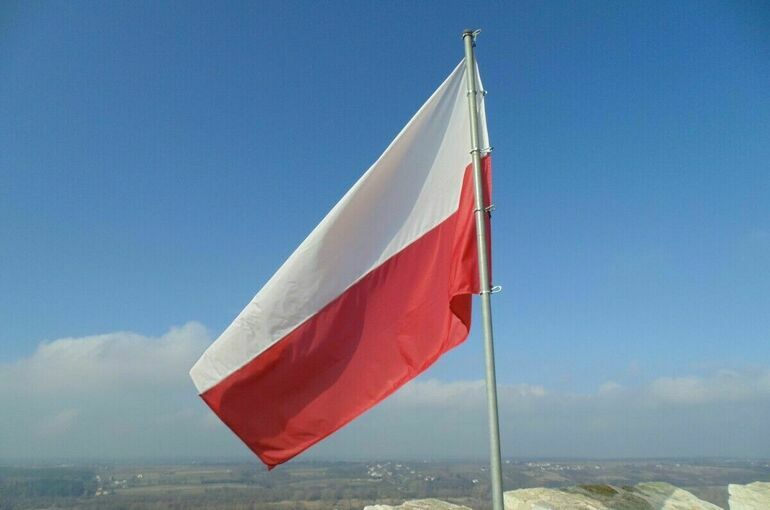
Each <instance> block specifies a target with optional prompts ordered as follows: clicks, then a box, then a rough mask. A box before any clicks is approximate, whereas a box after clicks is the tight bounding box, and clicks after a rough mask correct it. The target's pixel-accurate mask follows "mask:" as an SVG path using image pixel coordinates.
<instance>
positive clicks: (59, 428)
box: [37, 409, 80, 437]
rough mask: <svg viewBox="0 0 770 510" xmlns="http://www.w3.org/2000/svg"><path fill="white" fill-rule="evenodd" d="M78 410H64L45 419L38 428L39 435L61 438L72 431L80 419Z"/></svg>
mask: <svg viewBox="0 0 770 510" xmlns="http://www.w3.org/2000/svg"><path fill="white" fill-rule="evenodd" d="M78 414H80V413H79V412H78V410H77V409H64V410H63V411H60V412H58V413H56V414H54V415H53V416H50V417H46V418H45V419H43V420H42V421H41V422H40V423H39V425H38V427H37V433H38V435H40V436H43V437H47V436H61V435H62V434H64V433H66V432H67V431H69V430H71V429H72V427H73V426H74V425H75V423H76V421H77V418H78Z"/></svg>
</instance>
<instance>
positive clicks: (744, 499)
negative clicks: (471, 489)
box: [364, 482, 770, 510]
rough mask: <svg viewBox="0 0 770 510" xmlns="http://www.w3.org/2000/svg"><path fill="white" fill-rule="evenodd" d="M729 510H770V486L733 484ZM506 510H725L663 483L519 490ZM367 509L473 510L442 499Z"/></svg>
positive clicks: (508, 498)
mask: <svg viewBox="0 0 770 510" xmlns="http://www.w3.org/2000/svg"><path fill="white" fill-rule="evenodd" d="M728 491H729V495H730V507H729V510H770V483H768V482H754V483H750V484H748V485H738V484H731V485H730V486H729V487H728ZM504 496H505V510H722V508H721V507H718V506H717V505H714V504H713V503H709V502H708V501H703V500H702V499H699V498H698V497H696V496H695V495H693V494H692V493H690V492H687V491H686V490H684V489H680V488H679V487H675V486H673V485H671V484H668V483H663V482H649V483H640V484H638V485H633V486H623V487H617V486H614V485H579V486H577V487H569V488H566V489H545V488H534V489H519V490H515V491H508V492H506V493H505V495H504ZM364 510H470V509H469V508H468V507H465V506H460V505H454V504H452V503H447V502H446V501H441V500H438V499H418V500H414V501H407V502H406V503H404V504H402V505H399V506H389V505H371V506H367V507H366V508H365V509H364Z"/></svg>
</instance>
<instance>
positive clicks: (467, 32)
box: [461, 28, 481, 41]
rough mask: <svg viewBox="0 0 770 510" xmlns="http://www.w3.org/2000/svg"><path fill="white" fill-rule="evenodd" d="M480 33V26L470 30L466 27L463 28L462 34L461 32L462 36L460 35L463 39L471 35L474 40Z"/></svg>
mask: <svg viewBox="0 0 770 510" xmlns="http://www.w3.org/2000/svg"><path fill="white" fill-rule="evenodd" d="M480 33H481V29H480V28H477V29H475V30H472V29H470V28H466V29H465V30H463V34H462V36H461V37H462V38H463V39H465V38H466V37H468V36H471V37H473V40H474V41H475V40H476V37H477V36H478V35H479V34H480Z"/></svg>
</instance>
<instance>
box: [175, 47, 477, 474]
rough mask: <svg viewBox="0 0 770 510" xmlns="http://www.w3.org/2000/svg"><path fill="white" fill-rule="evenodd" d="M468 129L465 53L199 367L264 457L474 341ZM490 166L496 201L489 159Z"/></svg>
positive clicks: (209, 392)
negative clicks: (470, 338) (465, 342)
mask: <svg viewBox="0 0 770 510" xmlns="http://www.w3.org/2000/svg"><path fill="white" fill-rule="evenodd" d="M478 79H479V78H478V72H477V80H478ZM479 87H480V80H479ZM477 102H478V107H479V121H480V122H479V124H480V138H481V143H482V145H483V147H487V146H488V141H487V140H488V138H487V130H486V117H485V112H484V102H483V96H481V95H479V97H478V98H477ZM469 130H470V119H469V109H468V105H467V98H466V88H465V64H464V62H460V64H459V65H458V66H457V67H456V68H455V70H454V71H453V72H452V73H451V74H450V75H449V77H448V78H447V79H446V80H445V81H444V82H443V83H442V84H441V86H440V87H439V88H438V89H437V90H436V91H435V92H434V93H433V95H432V96H431V97H430V98H429V99H428V101H427V102H426V103H425V104H424V105H423V106H422V107H421V108H420V110H419V111H418V112H417V114H415V116H414V117H413V118H412V119H411V120H410V121H409V123H408V124H407V125H406V126H405V127H404V128H403V130H402V131H401V133H399V135H398V136H397V137H396V138H395V139H394V140H393V142H392V143H391V144H390V146H389V147H388V148H387V149H386V150H385V152H384V153H383V154H382V155H381V156H380V158H379V159H378V160H377V161H376V162H375V163H374V164H373V165H372V166H371V167H370V168H369V170H367V171H366V173H364V175H363V176H362V177H361V178H360V179H359V180H358V182H356V184H355V185H354V186H353V187H352V188H351V189H350V190H349V191H348V192H347V193H346V194H345V195H344V196H343V197H342V199H341V200H340V201H339V202H338V203H337V205H335V206H334V208H333V209H332V210H331V211H330V212H329V213H328V214H327V216H326V217H325V218H324V219H323V220H322V221H321V223H320V224H319V225H318V226H317V227H316V228H315V229H314V230H313V232H311V233H310V235H309V236H308V237H307V238H306V239H305V240H304V241H303V242H302V244H300V246H299V247H298V248H297V249H296V251H295V252H294V253H293V254H292V255H291V256H290V257H289V258H288V259H287V260H286V262H285V263H284V264H283V265H282V266H281V267H280V268H279V270H278V271H277V272H276V273H275V275H273V277H272V278H271V279H270V280H269V281H268V282H267V283H266V284H265V286H264V287H263V288H262V289H261V290H260V291H259V292H258V293H257V295H256V296H255V297H254V298H253V299H252V300H251V302H250V303H249V304H248V305H247V306H246V308H244V310H243V311H242V312H241V313H240V314H239V315H238V316H237V317H236V318H235V320H234V321H233V322H232V324H230V326H228V328H227V329H226V330H225V331H224V332H223V333H222V335H221V336H220V337H219V338H218V339H217V340H216V341H215V342H214V343H213V344H212V345H211V346H210V347H209V348H208V349H207V350H206V352H204V353H203V355H202V356H201V358H200V359H199V360H198V361H197V362H196V363H195V365H194V366H193V368H192V370H191V371H190V375H191V377H192V379H193V382H194V383H195V386H196V388H197V389H198V392H199V394H200V395H201V397H202V398H203V400H204V401H205V402H206V404H208V406H209V407H210V408H211V409H212V410H213V411H214V412H215V413H216V414H217V416H219V418H220V419H221V420H222V421H223V422H224V423H225V424H226V425H227V426H228V427H229V428H230V429H231V430H232V431H233V432H234V433H235V434H236V435H237V436H238V437H239V438H240V439H241V440H242V441H243V442H244V443H245V444H246V445H247V446H248V447H249V448H250V449H251V450H252V451H253V452H254V453H255V454H256V455H257V456H258V457H259V458H260V459H261V460H262V461H263V462H264V463H265V464H266V465H267V466H268V467H270V468H272V467H274V466H276V465H278V464H281V463H283V462H286V461H287V460H289V459H291V458H292V457H294V456H296V455H297V454H299V453H301V452H302V451H304V450H305V449H307V448H309V447H310V446H312V445H313V444H315V443H316V442H318V441H320V440H321V439H323V438H325V437H327V436H328V435H329V434H331V433H333V432H334V431H336V430H337V429H339V428H340V427H342V426H344V425H345V424H346V423H348V422H349V421H351V420H352V419H354V418H355V417H357V416H359V415H360V414H362V413H363V412H365V411H366V410H367V409H369V408H371V407H372V406H373V405H375V404H376V403H378V402H380V401H381V400H383V399H384V398H386V397H387V396H388V395H390V394H391V393H392V392H394V391H395V390H397V389H398V388H400V387H401V386H402V385H404V384H405V383H406V382H408V381H409V380H411V379H413V378H414V377H415V376H417V375H418V374H420V373H421V372H422V371H424V370H425V369H427V368H428V367H429V366H430V365H431V364H433V362H435V361H436V360H437V359H438V358H439V357H440V356H441V355H442V354H443V353H445V352H446V351H448V350H449V349H451V348H453V347H455V346H457V345H458V344H459V343H461V342H462V341H463V340H465V338H466V337H467V335H468V331H469V328H470V320H471V295H472V294H474V293H477V292H478V291H479V281H478V265H477V251H476V249H477V248H476V232H475V222H474V209H475V205H474V193H473V192H474V190H473V173H472V172H473V170H472V165H471V155H470V142H469V139H470V137H469ZM482 164H483V170H484V178H485V181H486V186H485V192H486V197H485V204H487V205H488V204H489V190H490V185H491V182H490V179H491V173H490V172H491V170H490V164H491V163H490V159H489V157H488V156H486V157H484V158H483V159H482Z"/></svg>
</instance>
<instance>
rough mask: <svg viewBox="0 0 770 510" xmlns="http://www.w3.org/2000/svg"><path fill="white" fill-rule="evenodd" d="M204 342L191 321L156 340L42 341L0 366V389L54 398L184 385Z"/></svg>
mask: <svg viewBox="0 0 770 510" xmlns="http://www.w3.org/2000/svg"><path fill="white" fill-rule="evenodd" d="M208 343H209V336H208V333H207V332H206V329H205V328H204V327H203V326H202V325H201V324H199V323H196V322H190V323H188V324H185V325H184V326H182V327H180V328H172V329H171V330H170V331H169V332H168V333H166V334H165V335H163V336H161V337H159V338H152V337H147V336H142V335H138V334H136V333H129V332H117V333H109V334H106V335H95V336H88V337H83V338H62V339H58V340H54V341H52V342H43V343H41V344H40V345H39V346H38V348H37V350H36V351H35V352H34V353H33V354H32V356H30V357H28V358H25V359H22V360H20V361H17V362H16V363H12V364H6V365H0V388H3V389H4V390H3V389H0V391H6V392H7V391H9V390H12V391H14V392H17V391H19V390H21V391H23V392H24V393H39V394H50V395H55V394H62V393H72V392H78V393H103V392H105V391H107V390H108V389H109V388H120V389H122V390H124V391H131V390H132V389H134V388H137V387H148V386H153V385H169V384H170V385H182V384H185V385H187V384H188V380H187V372H188V371H189V369H190V367H191V366H192V364H193V363H194V362H195V360H196V359H197V357H198V356H200V354H201V352H202V351H203V350H204V349H205V347H206V345H208Z"/></svg>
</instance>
